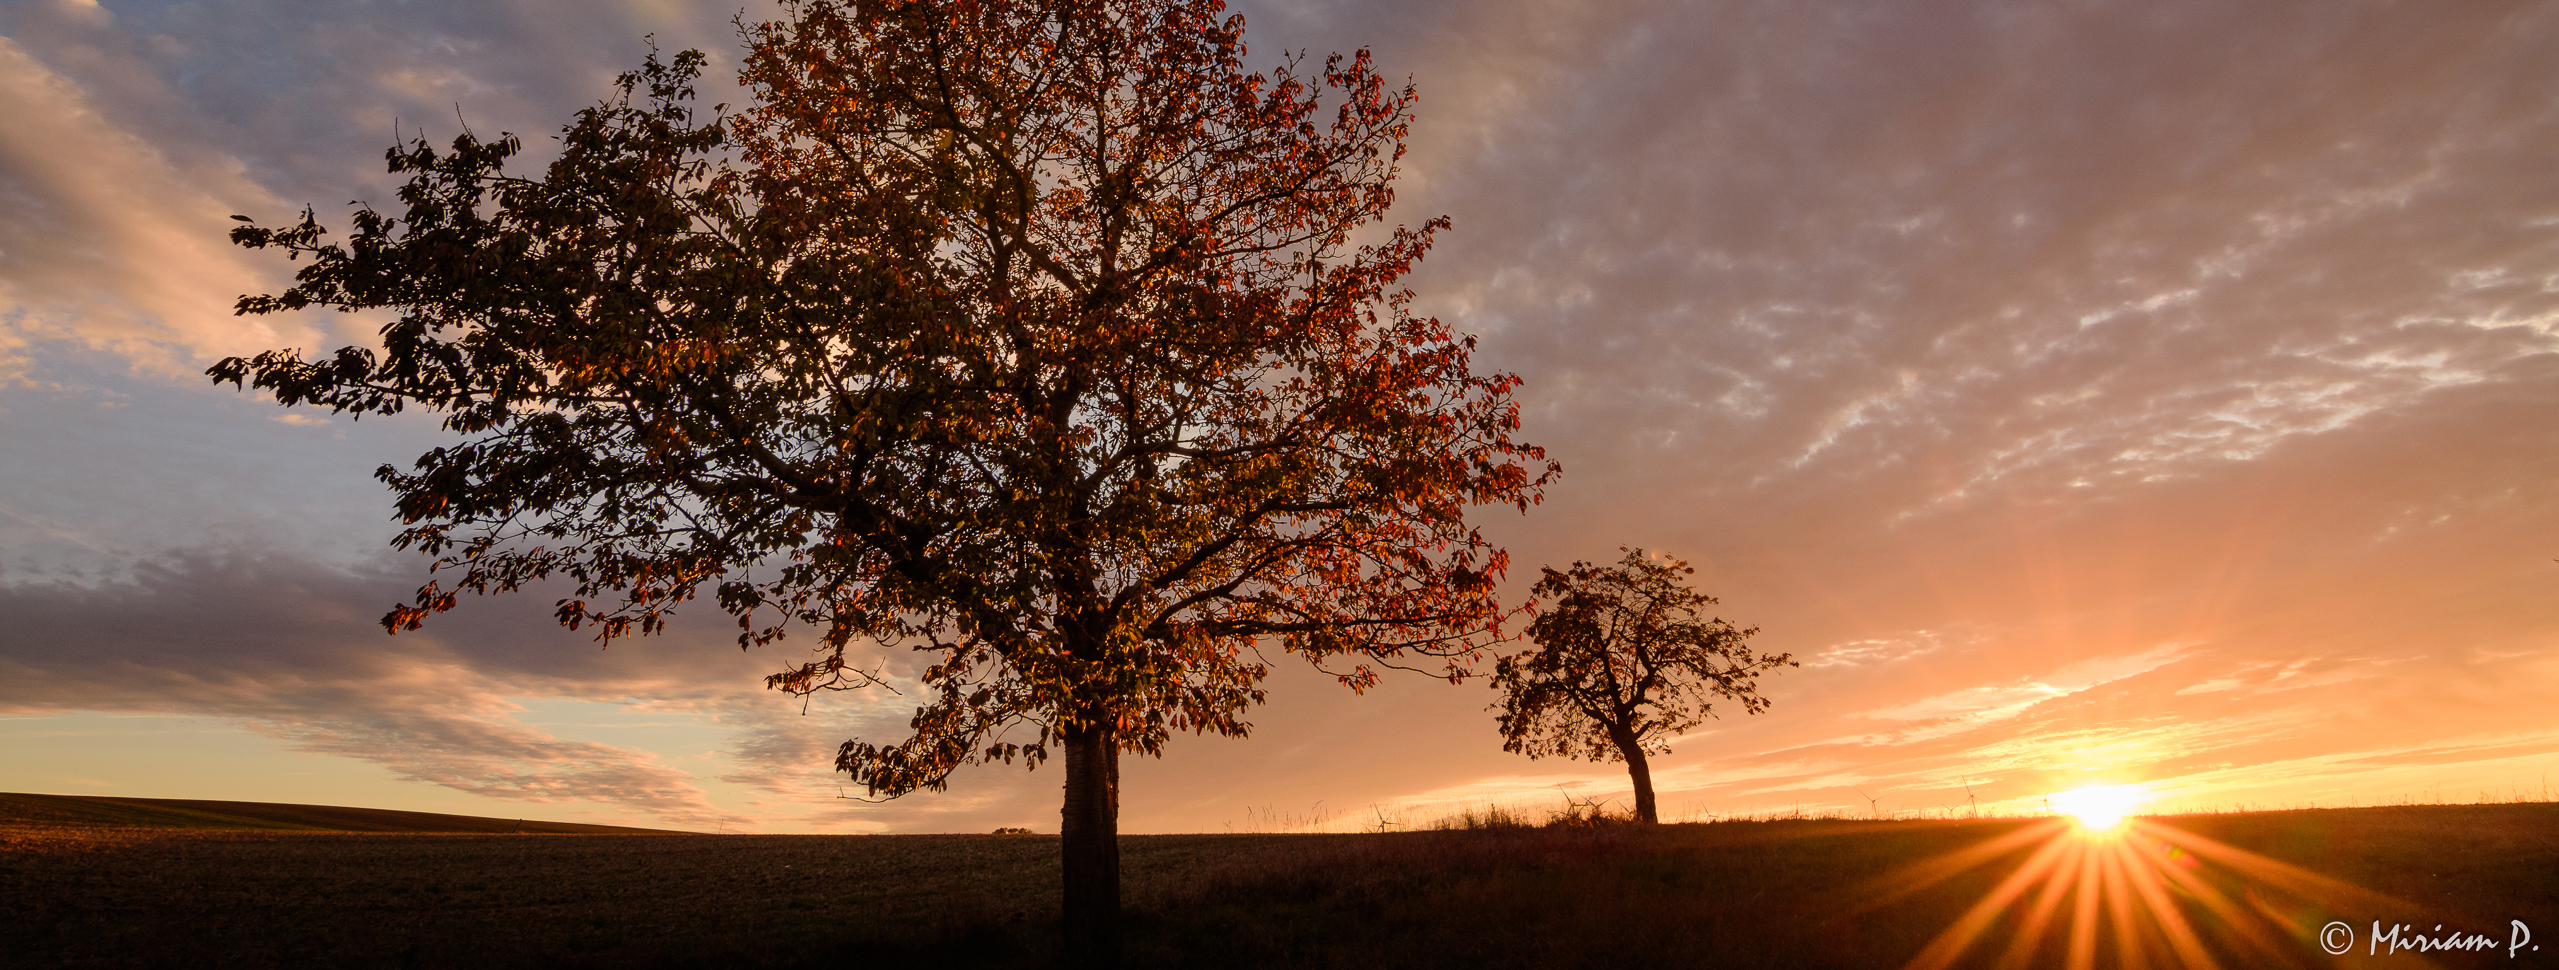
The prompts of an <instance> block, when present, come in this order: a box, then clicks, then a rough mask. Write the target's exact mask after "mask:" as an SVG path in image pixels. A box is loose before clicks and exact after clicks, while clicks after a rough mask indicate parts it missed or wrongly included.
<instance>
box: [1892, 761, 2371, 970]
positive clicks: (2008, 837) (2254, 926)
mask: <svg viewBox="0 0 2559 970" xmlns="http://www.w3.org/2000/svg"><path fill="white" fill-rule="evenodd" d="M2140 801H2141V793H2140V792H2139V791H2138V790H2137V789H2132V788H2127V787H2121V786H2091V787H2088V788H2082V789H2078V790H2075V791H2070V792H2064V793H2058V794H2056V795H2054V796H2053V807H2054V808H2055V809H2056V810H2057V811H2060V812H2063V813H2066V820H2065V818H2053V819H2048V820H2045V821H2043V822H2038V823H2034V824H2030V825H2027V826H2024V827H2021V828H2018V829H2015V830H2013V831H2010V832H2008V833H2006V834H2004V835H2002V836H2000V837H1998V838H1994V839H1988V840H1985V841H1983V842H1980V843H1977V844H1975V845H1972V846H1970V847H1967V848H1965V849H1962V850H1959V851H1956V852H1952V853H1948V854H1946V855H1943V856H1939V857H1937V858H1935V859H1931V860H1929V861H1928V862H1925V863H1922V864H1920V865H1917V866H1913V867H1910V868H1908V869H1905V870H1903V871H1901V872H1899V873H1896V874H1894V875H1893V876H1891V877H1889V878H1887V879H1885V880H1883V881H1881V882H1880V883H1878V884H1877V885H1876V886H1875V887H1874V888H1875V892H1876V895H1875V897H1874V898H1875V899H1877V900H1878V904H1880V903H1881V902H1886V901H1890V900H1894V899H1899V898H1902V897H1905V896H1908V895H1911V894H1913V893H1917V892H1919V891H1921V890H1924V889H1927V888H1929V887H1932V886H1935V885H1937V884H1939V883H1942V882H1944V881H1946V880H1947V879H1949V878H1951V877H1953V876H1955V875H1957V874H1960V873H1963V872H1967V871H1970V870H1973V869H1976V868H1980V867H1982V866H1986V865H1991V864H1992V863H1994V862H1995V861H1996V860H2000V859H2005V858H2013V857H2014V856H2015V854H2016V853H2018V852H2020V851H2026V852H2027V853H2028V854H2027V856H2026V859H2025V861H2024V862H2023V863H2020V864H2018V865H2017V866H2016V868H2014V869H2012V870H2009V871H2008V872H2007V873H2006V874H2005V876H2004V877H2003V878H2001V880H2000V881H1999V882H1998V883H1997V884H1996V885H1994V886H1993V887H1992V888H1991V889H1990V890H1989V891H1988V892H1987V893H1985V894H1983V895H1982V897H1981V898H1980V899H1979V900H1977V901H1976V902H1974V903H1973V904H1972V906H1971V907H1970V908H1969V909H1967V910H1966V911H1965V912H1964V913H1963V915H1961V916H1960V917H1958V918H1956V919H1955V920H1954V922H1953V923H1951V924H1949V925H1948V926H1947V927H1946V928H1945V929H1944V930H1943V931H1941V932H1939V933H1938V934H1937V935H1936V937H1935V938H1933V939H1931V940H1930V941H1929V943H1928V944H1927V946H1925V947H1924V948H1922V949H1921V950H1920V952H1919V954H1918V955H1917V956H1915V957H1913V958H1912V959H1911V961H1910V963H1909V964H1907V967H1906V970H1936V968H1943V967H1950V966H1954V965H1956V964H1957V963H1958V961H1962V962H1964V963H1965V964H1967V965H1982V966H1996V967H2002V968H2006V967H2040V966H2060V967H2066V968H2070V970H2081V968H2091V967H2096V966H2099V965H2101V963H2102V964H2103V965H2107V966H2122V967H2133V966H2163V967H2164V966H2178V967H2198V968H2201V967H2223V966H2259V965H2265V966H2273V965H2288V964H2292V963H2296V962H2298V957H2299V956H2300V954H2301V952H2302V951H2301V947H2300V946H2299V944H2298V943H2297V938H2298V937H2299V936H2300V935H2301V932H2300V931H2301V928H2300V927H2299V926H2296V925H2294V923H2296V922H2297V919H2296V918H2295V916H2294V915H2288V914H2285V913H2282V912H2278V911H2277V910H2275V909H2272V908H2270V906H2269V903H2268V902H2267V898H2268V897H2266V896H2265V895H2262V892H2263V891H2264V890H2274V891H2276V892H2278V893H2279V894H2281V895H2283V896H2286V897H2290V898H2294V899H2298V900H2303V901H2315V903H2314V905H2315V906H2317V907H2318V908H2321V909H2326V908H2329V907H2335V906H2341V905H2349V904H2358V903H2359V904H2362V906H2363V908H2365V909H2369V910H2375V911H2381V910H2394V909H2396V910H2404V909H2405V904H2399V903H2395V902H2394V901H2390V900H2387V899H2385V898H2384V897H2382V896H2380V895H2378V894H2375V893H2372V892H2370V891H2367V890H2364V889H2361V888H2358V887H2356V886H2353V885H2350V884H2347V883H2344V882H2341V881H2338V880H2335V879H2331V878H2329V877H2326V876H2322V875H2319V874H2317V873H2313V872H2310V871H2309V870H2306V869H2302V868H2300V867H2298V866H2294V865H2290V864H2287V863H2284V862H2280V861H2277V860H2274V859H2270V858H2267V857H2265V856H2262V855H2258V854H2256V853H2253V852H2249V851H2247V850H2244V849H2240V848H2237V847H2234V846H2230V845H2227V844H2224V843H2222V842H2219V841H2216V840H2213V839H2210V838H2206V837H2204V836H2202V835H2198V834H2196V833H2194V832H2190V831H2186V830H2184V829H2181V828H2177V827H2173V826H2169V825H2163V824H2159V823H2157V822H2152V821H2149V820H2146V819H2139V818H2132V817H2130V812H2131V810H2132V809H2133V808H2134V807H2136V806H2138V805H2139V804H2140ZM2074 836H2076V837H2074ZM1968 957H1969V958H1968Z"/></svg>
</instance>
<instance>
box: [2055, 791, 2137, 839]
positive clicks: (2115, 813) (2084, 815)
mask: <svg viewBox="0 0 2559 970" xmlns="http://www.w3.org/2000/svg"><path fill="white" fill-rule="evenodd" d="M2141 802H2142V797H2141V791H2140V790H2139V789H2136V788H2133V787H2131V786H2128V785H2089V786H2087V787H2084V788H2074V789H2072V790H2070V791H2066V792H2060V793H2057V794H2055V795H2053V807H2054V808H2057V809H2060V810H2061V812H2062V813H2063V814H2065V815H2070V816H2072V817H2075V818H2077V819H2079V827H2080V828H2083V829H2086V830H2088V831H2090V832H2105V831H2109V830H2112V829H2113V828H2114V827H2115V826H2117V825H2121V824H2123V821H2124V816H2126V815H2130V814H2132V810H2133V806H2135V805H2139V804H2141Z"/></svg>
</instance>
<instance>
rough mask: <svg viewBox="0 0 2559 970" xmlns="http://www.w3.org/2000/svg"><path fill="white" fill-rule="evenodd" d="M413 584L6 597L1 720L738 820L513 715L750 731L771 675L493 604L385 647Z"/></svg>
mask: <svg viewBox="0 0 2559 970" xmlns="http://www.w3.org/2000/svg"><path fill="white" fill-rule="evenodd" d="M407 585H408V582H406V581H404V578H403V576H402V575H401V574H400V573H399V572H398V571H395V570H391V569H387V568H386V569H381V570H377V571H372V572H362V573H349V572H346V571H341V570H335V569H330V568H326V567H321V566H318V565H315V564H312V563H309V562H305V561H301V560H297V559H293V558H289V557H282V556H249V555H238V554H231V555H222V554H181V555H177V556H174V557H171V558H168V559H166V560H158V559H155V560H152V561H148V562H145V563H144V564H143V565H141V566H140V567H138V568H137V569H136V571H135V574H134V578H132V579H131V580H129V581H124V582H111V583H104V584H98V585H90V586H84V585H76V584H70V583H42V584H15V585H0V613H6V614H7V615H8V616H9V617H11V622H10V623H9V624H8V627H7V629H6V630H5V631H0V709H5V710H9V711H12V712H16V713H42V712H48V711H63V710H94V711H111V712H136V713H169V714H195V715H210V716H216V717H223V718H228V719H232V720H234V721H236V722H239V723H241V724H244V725H245V726H248V727H250V728H251V729H253V730H256V731H258V732H260V733H263V734H267V735H270V736H273V737H277V738H281V739H284V740H286V741H289V742H291V743H292V744H294V745H295V746H296V747H298V748H301V749H302V750H306V751H312V752H316V753H322V754H329V755H337V756H343V757H349V758H356V759H360V760H364V761H369V762H373V763H376V764H380V765H383V766H384V767H387V768H390V769H391V770H392V771H394V772H396V773H397V774H399V775H400V776H401V777H405V778H410V779H414V780H418V781H424V782H428V783H432V784H437V785H442V786H445V787H448V788H453V789H457V790H460V791H465V792H471V793H475V794H480V795H487V796H492V797H498V798H510V799H519V800H527V801H553V800H563V799H583V800H592V801H600V802H605V803H610V804H618V805H623V806H627V807H629V808H633V809H637V810H641V811H645V812H648V813H651V814H654V815H657V816H658V817H660V818H664V819H668V820H670V821H673V822H677V823H680V824H689V825H710V824H715V823H717V822H720V821H722V820H730V821H734V820H735V818H736V816H734V815H733V814H732V813H729V812H726V811H723V810H721V809H719V808H717V807H715V806H714V805H712V804H711V802H710V801H709V799H708V797H707V796H706V794H705V793H704V791H703V790H702V788H701V786H700V785H698V784H697V783H696V782H695V781H694V779H693V778H692V776H691V775H690V774H689V773H688V772H686V771H684V770H681V769H678V768H675V767H672V766H670V765H668V764H667V763H666V762H665V761H664V759H663V758H661V757H660V756H659V755H657V754H655V753H652V752H649V751H645V750H640V749H634V748H629V747H620V746H615V745H609V744H600V743H594V742H587V741H577V740H569V739H563V738H561V737H558V736H556V735H554V734H552V733H550V732H548V731H545V730H542V729H540V728H537V727H534V726H531V725H528V724H525V723H523V722H522V721H521V720H519V719H518V718H517V716H516V715H517V713H518V712H520V711H521V710H522V707H521V705H520V704H518V703H517V702H516V701H514V700H512V699H511V698H516V697H525V696H539V697H578V698H594V699H601V700H617V699H623V698H649V699H651V700H652V701H654V702H655V703H657V704H659V705H661V706H688V705H689V706H692V707H695V708H701V709H710V710H715V711H716V710H728V711H731V712H732V713H736V714H739V715H751V714H752V713H753V712H752V711H751V710H750V709H751V708H752V707H753V705H752V704H751V703H750V702H746V701H741V699H740V697H739V695H741V694H750V693H751V692H752V691H753V690H754V689H755V687H756V686H757V681H756V680H755V678H754V676H753V672H754V671H758V670H760V667H758V666H757V665H755V664H754V663H752V662H751V661H747V660H745V659H743V658H741V657H740V656H739V654H738V652H737V651H736V649H735V648H734V647H730V648H728V649H725V650H723V649H720V646H721V645H720V644H718V643H717V642H715V641H714V642H704V641H712V640H714V638H710V637H699V636H695V637H684V638H682V640H683V641H684V642H681V643H680V644H677V643H657V642H646V641H643V642H638V643H631V644H621V645H617V646H616V647H615V648H614V649H613V650H610V651H599V650H596V649H595V648H594V647H593V645H592V644H591V643H589V642H586V641H583V640H582V639H581V638H579V637H578V636H576V635H574V634H567V633H566V632H565V631H558V630H556V629H553V630H549V631H545V630H543V629H542V626H541V625H540V624H538V623H537V624H524V623H521V622H520V621H519V622H515V623H508V622H505V621H503V620H500V619H498V618H496V617H491V616H487V615H481V616H474V615H473V614H474V613H475V612H477V613H482V614H486V613H488V612H491V608H492V607H494V606H496V605H497V603H496V602H494V601H493V602H491V603H475V604H472V606H473V607H477V608H478V609H476V610H475V609H472V608H466V609H464V610H462V611H459V612H457V613H454V614H448V615H447V618H449V619H451V620H454V621H455V622H452V623H437V624H431V625H430V628H429V629H428V630H426V631H422V632H420V633H410V634H402V635H400V636H397V637H386V636H384V635H383V634H382V632H381V630H380V627H379V626H378V625H376V624H374V623H372V622H370V619H371V617H370V616H369V614H373V613H375V612H377V611H379V610H382V609H387V608H388V606H389V604H390V603H392V602H394V601H397V600H398V599H401V598H402V596H403V593H404V591H405V590H404V587H405V586H407ZM439 627H440V629H439ZM751 699H752V698H751V697H750V698H749V700H750V701H751ZM739 719H740V720H742V721H749V722H750V723H751V722H752V718H751V717H747V716H741V717H740V718H739ZM804 767H805V766H804Z"/></svg>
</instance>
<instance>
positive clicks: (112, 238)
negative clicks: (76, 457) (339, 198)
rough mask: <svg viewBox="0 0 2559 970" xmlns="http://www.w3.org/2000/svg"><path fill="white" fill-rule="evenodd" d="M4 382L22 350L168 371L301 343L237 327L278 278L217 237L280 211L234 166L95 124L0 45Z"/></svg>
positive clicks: (303, 331)
mask: <svg viewBox="0 0 2559 970" xmlns="http://www.w3.org/2000/svg"><path fill="white" fill-rule="evenodd" d="M0 101H5V102H6V103H9V104H10V105H11V106H12V108H11V112H10V122H9V124H7V125H4V126H0V210H6V211H7V212H8V213H9V215H7V216H6V217H0V378H6V377H16V376H19V374H20V372H22V371H23V370H24V367H25V364H26V358H25V354H26V352H27V350H28V346H29V344H30V343H31V342H33V341H37V340H66V341H71V342H74V343H78V344H81V345H84V346H87V347H90V348H94V349H99V350H107V351H111V352H114V353H116V354H119V355H121V356H123V357H125V358H127V359H129V360H131V361H132V362H133V363H134V364H135V365H136V366H139V367H144V368H147V369H152V370H157V371H162V372H165V373H171V374H175V373H178V372H181V371H186V370H189V369H190V367H189V365H190V364H192V363H193V362H194V361H195V360H196V358H198V357H201V356H204V355H209V354H217V353H242V352H255V351H257V350H260V349H264V348H265V347H269V346H274V345H278V344H289V343H300V342H304V341H306V340H308V339H310V337H311V334H310V332H309V331H308V330H307V328H304V327H301V326H297V325H286V326H284V327H279V326H277V325H275V324H273V323H271V322H269V321H265V320H260V321H251V322H240V321H235V320H234V319H233V318H232V316H231V313H230V305H231V301H232V300H233V299H234V298H236V297H238V296H239V295H240V293H242V292H244V291H248V290H256V289H260V288H261V287H265V286H269V285H272V283H273V282H274V281H275V279H276V278H277V277H279V276H281V275H282V274H279V273H276V272H274V271H273V270H272V269H271V268H269V267H265V266H261V265H258V261H254V260H252V259H250V258H249V257H248V254H246V253H243V252H240V251H238V250H235V249H233V248H232V247H230V246H229V244H228V243H227V242H225V241H224V239H223V237H222V233H223V231H224V230H223V228H222V227H223V226H224V225H225V224H226V223H228V221H229V220H228V219H226V218H225V217H226V216H228V215H229V214H231V213H233V212H240V211H247V210H253V209H265V210H275V209H280V208H281V206H280V205H278V204H276V203H275V202H274V200H273V198H272V197H271V196H269V195H267V193H266V192H264V191H263V190H262V189H260V188H259V187H258V186H256V185H255V184H254V183H252V182H250V181H249V180H248V179H246V178H245V177H244V176H243V173H242V172H240V171H239V170H238V168H237V167H233V166H184V165H182V164H180V163H178V162H176V161H173V160H172V159H170V158H168V157H167V156H165V155H164V154H162V153H161V152H160V151H159V150H157V149H156V148H155V147H154V146H153V145H152V144H150V143H149V142H147V141H145V140H144V139H142V138H140V137H137V136H136V135H134V134H132V133H130V132H127V131H124V130H121V129H119V128H117V127H115V126H114V125H113V124H111V123H109V122H108V121H106V120H105V119H104V118H102V117H101V116H100V115H99V114H98V112H97V111H96V109H95V107H94V106H93V104H92V101H91V99H90V98H89V96H88V95H87V93H86V92H84V91H82V90H81V89H80V88H79V87H78V86H77V85H75V84H73V83H72V82H71V81H69V80H68V79H66V78H64V77H62V76H61V75H59V74H56V73H54V72H52V71H51V70H48V69H47V68H46V67H45V66H44V65H43V64H41V63H39V62H37V61H36V60H35V58H33V57H31V56H29V54H28V53H27V51H26V50H25V49H24V48H22V47H20V46H19V45H18V44H16V43H14V42H12V41H10V40H9V39H8V38H5V37H0Z"/></svg>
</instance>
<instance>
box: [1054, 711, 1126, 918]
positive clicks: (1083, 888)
mask: <svg viewBox="0 0 2559 970" xmlns="http://www.w3.org/2000/svg"><path fill="white" fill-rule="evenodd" d="M1065 747H1066V807H1065V808H1064V809H1062V810H1060V812H1059V825H1058V837H1059V838H1058V841H1059V843H1060V851H1061V853H1062V854H1063V858H1062V860H1061V861H1062V862H1063V863H1064V867H1065V870H1066V873H1065V875H1066V898H1065V900H1064V904H1065V905H1064V907H1063V909H1064V913H1063V916H1064V919H1063V920H1062V926H1061V929H1062V930H1063V931H1064V933H1065V938H1064V940H1063V942H1064V944H1065V947H1066V964H1067V965H1068V966H1073V967H1111V966H1117V965H1118V964H1119V959H1120V746H1119V738H1118V737H1116V736H1115V735H1114V734H1113V732H1112V731H1111V726H1110V725H1109V724H1106V723H1105V724H1094V725H1092V726H1089V727H1085V728H1080V729H1078V728H1069V729H1067V731H1066V745H1065Z"/></svg>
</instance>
